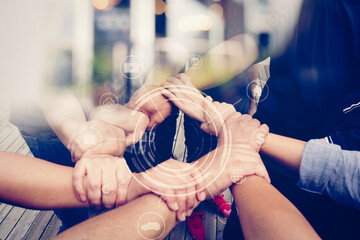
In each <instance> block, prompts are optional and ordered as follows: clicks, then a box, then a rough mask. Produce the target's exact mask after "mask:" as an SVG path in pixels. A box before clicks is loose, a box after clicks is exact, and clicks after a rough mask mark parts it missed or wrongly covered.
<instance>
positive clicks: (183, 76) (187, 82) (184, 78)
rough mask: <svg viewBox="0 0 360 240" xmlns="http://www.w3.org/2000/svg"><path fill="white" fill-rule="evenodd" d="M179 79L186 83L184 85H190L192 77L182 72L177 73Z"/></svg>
mask: <svg viewBox="0 0 360 240" xmlns="http://www.w3.org/2000/svg"><path fill="white" fill-rule="evenodd" d="M176 77H177V78H178V79H180V81H181V82H182V83H183V84H184V85H190V77H189V76H188V75H186V74H185V73H181V74H178V75H176Z"/></svg>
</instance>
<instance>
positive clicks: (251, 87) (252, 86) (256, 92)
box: [246, 80, 269, 103]
mask: <svg viewBox="0 0 360 240" xmlns="http://www.w3.org/2000/svg"><path fill="white" fill-rule="evenodd" d="M246 95H247V97H248V98H249V99H250V100H251V101H253V102H256V103H259V102H262V101H265V99H266V98H267V97H268V96H269V87H268V85H267V84H266V82H265V81H261V80H254V81H251V82H250V83H249V84H248V85H247V87H246Z"/></svg>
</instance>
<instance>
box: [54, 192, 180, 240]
mask: <svg viewBox="0 0 360 240" xmlns="http://www.w3.org/2000/svg"><path fill="white" fill-rule="evenodd" d="M149 223H155V224H156V226H158V227H159V229H155V230H151V231H145V230H142V228H141V227H142V226H145V224H149ZM177 223H178V222H177V221H176V216H175V212H172V211H170V210H169V209H168V208H167V206H166V205H165V204H164V202H163V201H162V200H161V199H160V198H159V197H157V196H155V195H152V194H147V195H145V196H142V197H140V198H138V199H136V200H134V201H132V202H131V203H128V204H126V205H125V206H122V207H119V208H117V209H114V210H112V211H109V212H107V213H104V214H101V215H99V216H96V217H94V218H91V219H89V220H87V221H85V222H82V223H80V224H78V225H76V226H74V227H72V228H70V229H68V230H66V231H65V232H63V233H61V234H59V235H58V236H57V237H56V238H55V239H56V240H60V239H64V240H67V239H89V240H90V239H108V240H111V239H114V240H115V239H124V240H136V239H139V240H143V239H163V238H165V237H166V236H167V235H168V234H169V232H170V231H171V230H172V229H173V228H174V227H175V226H176V224H177Z"/></svg>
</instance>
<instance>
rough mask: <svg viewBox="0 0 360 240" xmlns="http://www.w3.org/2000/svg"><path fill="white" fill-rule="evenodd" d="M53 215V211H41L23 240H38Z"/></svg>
mask: <svg viewBox="0 0 360 240" xmlns="http://www.w3.org/2000/svg"><path fill="white" fill-rule="evenodd" d="M53 215H54V212H53V211H40V213H39V214H38V215H37V216H36V218H35V219H34V221H33V223H32V224H31V226H30V228H29V229H28V230H27V232H26V233H25V235H24V238H23V239H26V240H38V239H39V238H40V237H41V235H42V234H43V232H44V230H45V228H46V227H47V225H48V224H49V222H50V220H51V218H52V217H53Z"/></svg>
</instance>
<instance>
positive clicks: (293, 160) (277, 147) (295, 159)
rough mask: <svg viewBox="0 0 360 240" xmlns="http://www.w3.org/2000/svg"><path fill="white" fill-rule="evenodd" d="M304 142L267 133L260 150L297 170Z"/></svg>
mask: <svg viewBox="0 0 360 240" xmlns="http://www.w3.org/2000/svg"><path fill="white" fill-rule="evenodd" d="M305 144H306V142H304V141H300V140H297V139H294V138H288V137H284V136H280V135H277V134H273V133H269V135H268V136H267V139H266V140H265V144H264V146H263V147H262V148H261V152H262V153H264V154H266V155H268V156H270V157H272V158H273V159H275V160H277V161H278V162H279V163H280V164H282V165H284V166H286V167H288V168H290V169H292V170H294V171H296V172H298V171H299V169H300V164H301V158H302V155H303V152H304V149H305Z"/></svg>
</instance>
